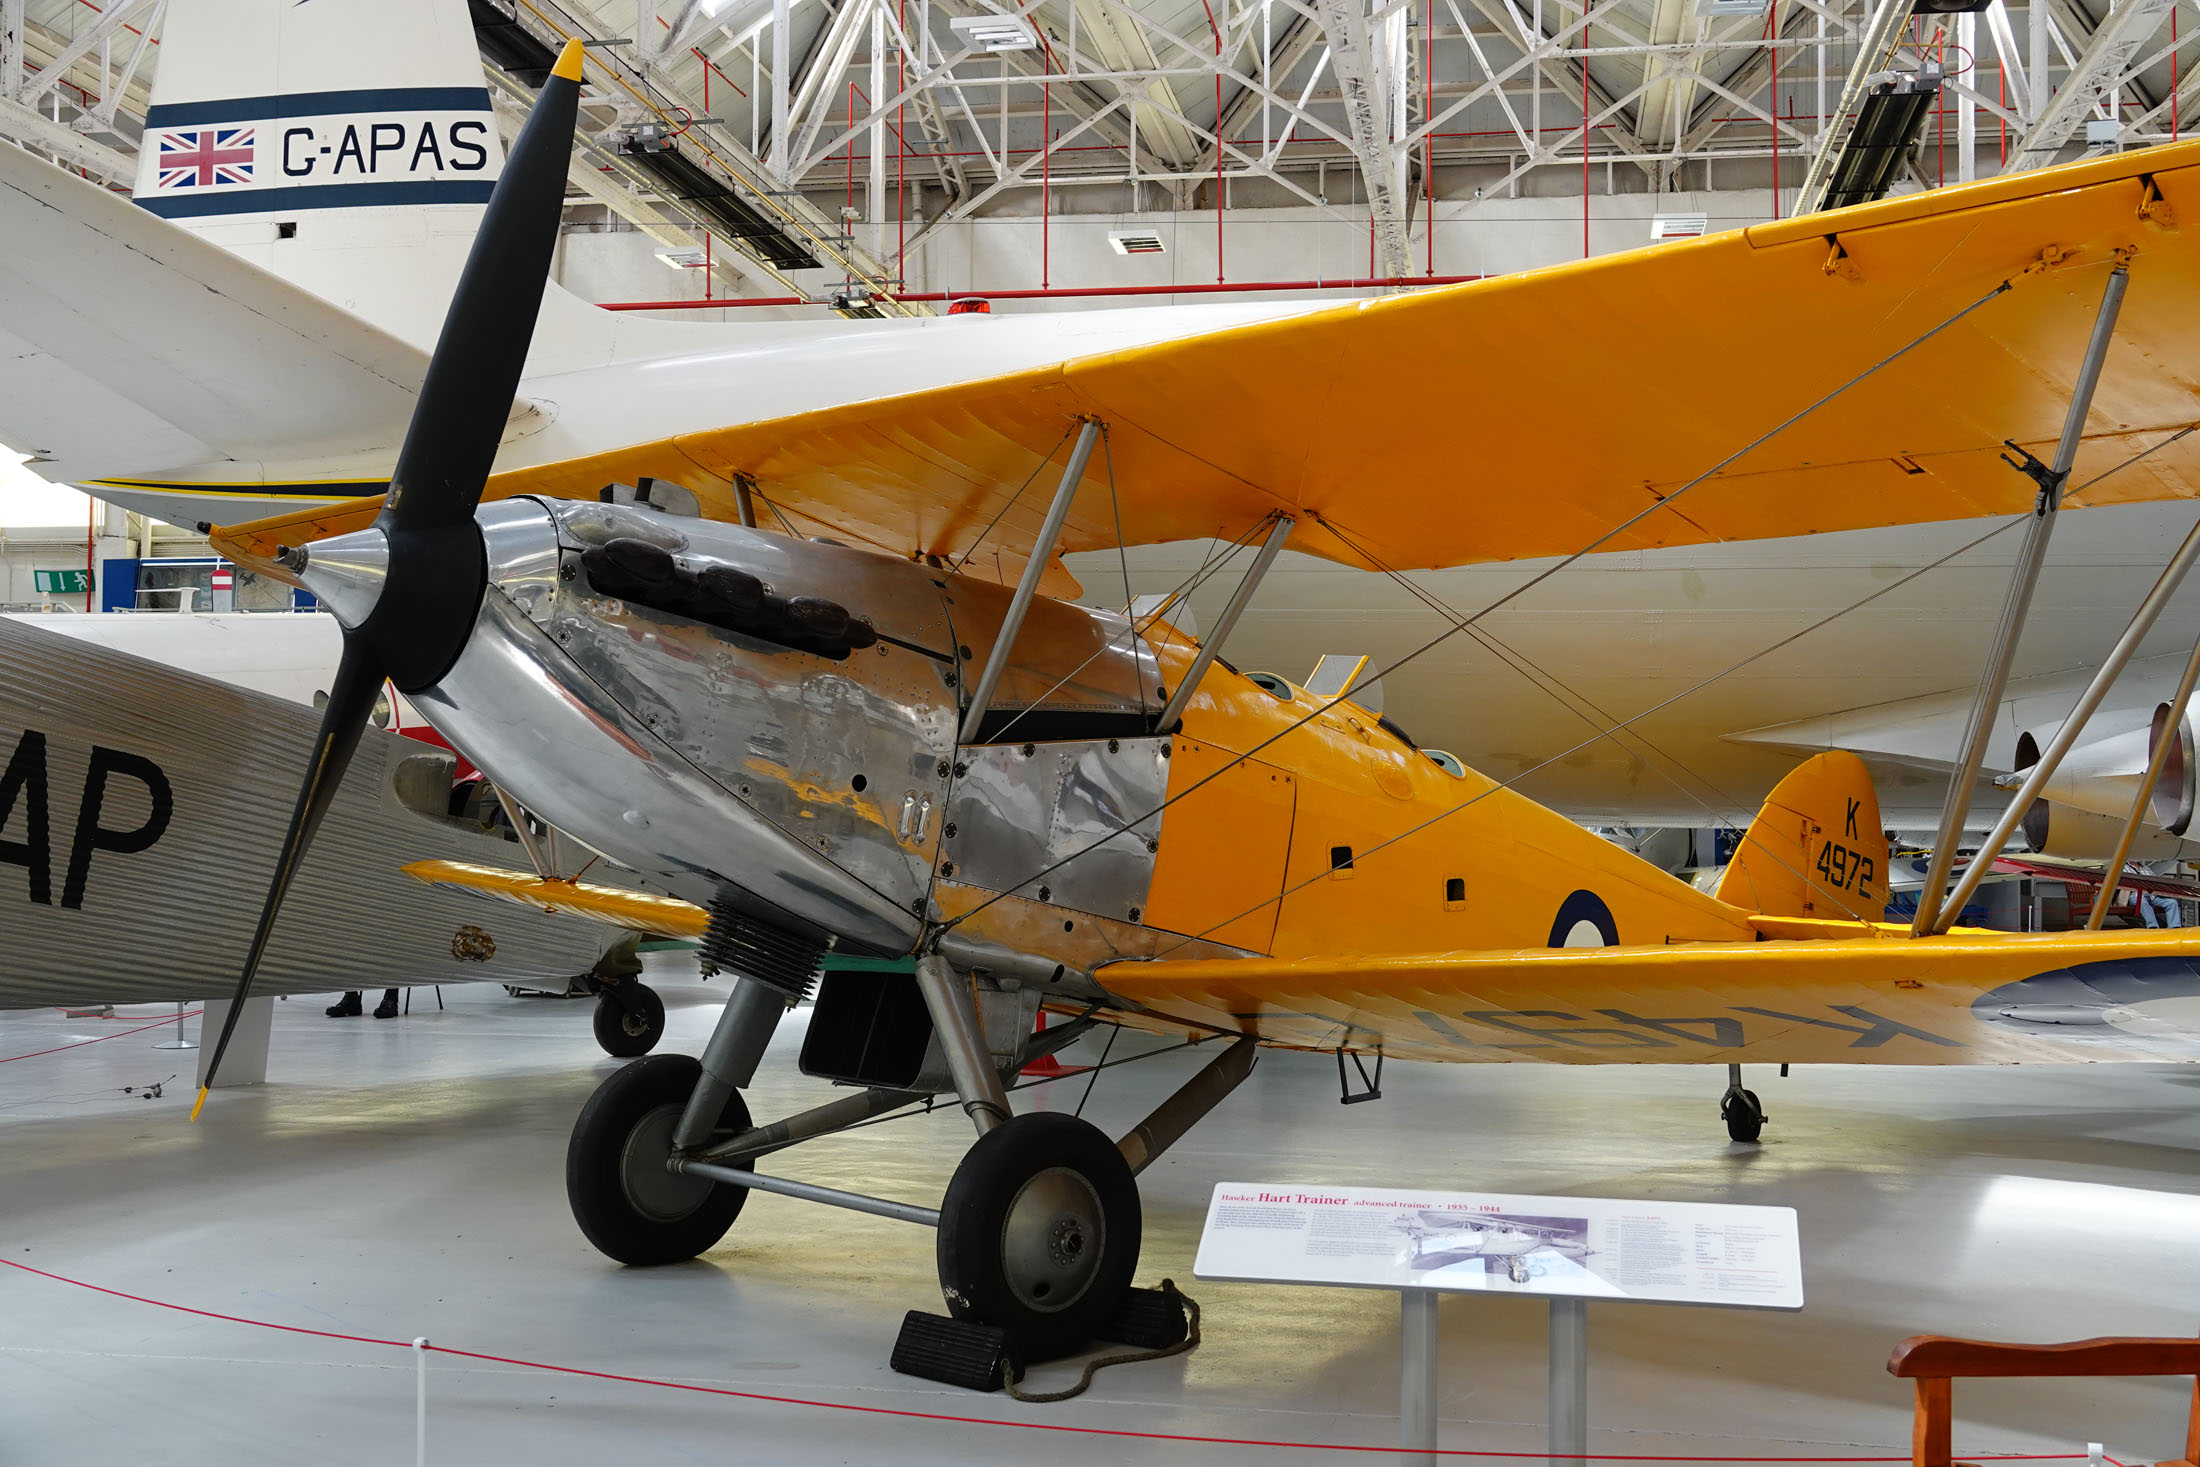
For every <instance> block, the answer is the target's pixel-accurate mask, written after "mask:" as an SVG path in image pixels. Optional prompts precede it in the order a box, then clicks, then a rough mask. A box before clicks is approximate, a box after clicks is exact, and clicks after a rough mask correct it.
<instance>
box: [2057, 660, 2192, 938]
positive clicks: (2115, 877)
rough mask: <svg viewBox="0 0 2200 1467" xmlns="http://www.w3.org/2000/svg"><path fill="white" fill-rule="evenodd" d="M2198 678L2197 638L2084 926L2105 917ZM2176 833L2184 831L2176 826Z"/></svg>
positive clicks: (2095, 926) (2180, 738)
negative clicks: (2141, 818) (2091, 912)
mask: <svg viewBox="0 0 2200 1467" xmlns="http://www.w3.org/2000/svg"><path fill="white" fill-rule="evenodd" d="M2195 682H2200V642H2194V643H2193V644H2192V655H2191V656H2190V657H2187V658H2186V659H2185V671H2184V675H2183V676H2182V677H2180V678H2178V679H2177V691H2176V692H2174V693H2172V694H2171V695H2170V700H2169V703H2168V704H2167V709H2168V716H2167V717H2165V718H2163V719H2162V721H2161V723H2160V724H2159V725H2157V726H2158V727H2159V728H2160V729H2161V733H2160V734H2158V735H2157V736H2156V737H2155V740H2154V752H2153V754H2152V755H2150V756H2149V757H2148V759H2147V772H2146V773H2145V774H2144V775H2143V776H2141V777H2140V780H2139V793H2138V795H2137V797H2136V798H2134V799H2133V800H2132V802H2131V814H2129V815H2128V816H2126V817H2125V818H2124V832H2123V834H2122V835H2119V836H2117V837H2116V854H2115V855H2114V856H2113V857H2112V858H2111V859H2110V860H2109V863H2108V865H2107V866H2106V867H2104V868H2103V869H2102V872H2101V892H2100V895H2099V896H2097V897H2095V898H2094V899H2093V915H2091V916H2090V917H2087V918H2086V919H2085V930H2086V931H2088V932H2098V931H2100V930H2101V923H2102V922H2104V921H2106V920H2107V919H2108V904H2109V903H2110V902H2111V901H2113V900H2115V897H2116V883H2117V882H2119V881H2121V880H2122V879H2123V875H2124V862H2126V861H2128V860H2130V859H2131V842H2132V841H2133V840H2134V839H2135V838H2136V837H2137V836H2138V834H2139V817H2140V816H2142V815H2144V814H2145V813H2146V810H2147V804H2148V802H2149V801H2150V800H2151V799H2152V798H2153V796H2154V787H2155V786H2156V785H2157V784H2160V783H2161V782H2162V770H2163V769H2164V768H2165V767H2166V766H2167V765H2168V764H2169V756H2170V754H2171V752H2172V751H2173V750H2176V749H2179V748H2182V747H2183V745H2184V738H2185V734H2184V729H2185V706H2186V705H2187V704H2189V703H2190V702H2192V687H2193V684H2194V683H2195ZM2178 833H2179V834H2180V835H2182V834H2183V833H2184V832H2183V830H2182V829H2179V831H2178Z"/></svg>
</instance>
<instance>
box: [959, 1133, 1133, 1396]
mask: <svg viewBox="0 0 2200 1467" xmlns="http://www.w3.org/2000/svg"><path fill="white" fill-rule="evenodd" d="M1141 1226H1142V1223H1141V1216H1140V1212H1139V1206H1138V1184H1137V1182H1136V1181H1134V1180H1133V1179H1132V1177H1131V1169H1130V1165H1129V1163H1127V1162H1125V1161H1124V1160H1123V1154H1122V1153H1121V1152H1120V1151H1117V1150H1116V1149H1115V1143H1114V1142H1112V1141H1110V1140H1109V1139H1108V1138H1107V1135H1106V1133H1104V1132H1102V1131H1101V1130H1100V1129H1099V1128H1098V1127H1097V1126H1094V1125H1093V1124H1092V1123H1091V1122H1089V1121H1082V1120H1079V1119H1077V1118H1076V1117H1075V1116H1067V1115H1062V1114H1060V1113H1059V1112H1051V1111H1036V1112H1033V1113H1032V1114H1029V1115H1020V1116H1016V1117H1014V1118H1013V1119H1011V1120H1010V1121H1008V1122H1007V1123H1006V1124H1004V1125H1001V1126H997V1127H995V1128H994V1129H993V1130H991V1131H988V1132H987V1133H986V1134H985V1135H983V1136H981V1137H979V1138H978V1142H977V1144H976V1145H974V1146H972V1147H971V1148H970V1151H969V1153H968V1154H967V1155H966V1156H964V1158H963V1162H962V1165H961V1166H959V1167H957V1168H956V1169H955V1175H954V1177H953V1179H952V1180H950V1181H949V1182H948V1184H947V1196H946V1198H945V1199H944V1200H943V1201H942V1202H941V1203H940V1230H939V1266H940V1292H941V1293H942V1294H944V1295H946V1297H947V1307H948V1310H949V1312H950V1313H952V1314H953V1315H954V1316H955V1317H956V1318H957V1319H970V1320H976V1321H978V1322H980V1323H983V1324H992V1325H998V1326H1000V1327H1001V1328H1003V1329H1005V1330H1007V1331H1008V1336H1009V1344H1010V1350H1011V1353H1013V1354H1014V1355H1015V1356H1016V1358H1017V1359H1019V1360H1025V1361H1030V1360H1051V1359H1055V1358H1057V1357H1059V1356H1062V1355H1068V1354H1072V1353H1074V1352H1075V1351H1078V1350H1081V1349H1083V1348H1084V1347H1085V1346H1086V1345H1088V1344H1090V1343H1091V1342H1092V1340H1093V1339H1094V1338H1095V1337H1096V1336H1097V1335H1098V1333H1099V1331H1100V1329H1101V1327H1102V1326H1104V1325H1105V1324H1107V1322H1108V1321H1109V1320H1110V1319H1111V1318H1113V1317H1114V1315H1115V1312H1116V1311H1117V1310H1118V1309H1119V1308H1120V1307H1121V1306H1122V1303H1123V1299H1124V1297H1125V1295H1126V1294H1128V1292H1129V1291H1130V1286H1131V1275H1132V1274H1133V1272H1135V1271H1136V1269H1137V1268H1138V1243H1139V1233H1140V1231H1141Z"/></svg>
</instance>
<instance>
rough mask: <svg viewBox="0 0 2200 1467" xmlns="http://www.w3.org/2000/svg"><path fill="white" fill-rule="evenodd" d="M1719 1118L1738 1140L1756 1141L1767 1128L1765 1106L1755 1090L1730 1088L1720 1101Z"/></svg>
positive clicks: (1727, 1132)
mask: <svg viewBox="0 0 2200 1467" xmlns="http://www.w3.org/2000/svg"><path fill="white" fill-rule="evenodd" d="M1719 1118H1720V1119H1721V1120H1723V1121H1725V1122H1726V1134H1727V1135H1728V1136H1729V1137H1731V1138H1733V1139H1734V1140H1736V1141H1754V1140H1756V1139H1757V1138H1758V1136H1759V1135H1761V1134H1763V1132H1764V1129H1765V1108H1764V1105H1763V1104H1762V1103H1761V1102H1759V1100H1758V1099H1757V1092H1756V1091H1754V1090H1729V1091H1727V1092H1726V1099H1724V1100H1722V1101H1720V1102H1719Z"/></svg>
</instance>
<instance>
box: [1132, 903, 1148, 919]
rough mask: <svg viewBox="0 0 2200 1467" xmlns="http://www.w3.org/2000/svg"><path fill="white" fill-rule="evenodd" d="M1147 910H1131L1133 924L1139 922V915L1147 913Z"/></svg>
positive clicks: (1138, 908) (1137, 908) (1136, 908)
mask: <svg viewBox="0 0 2200 1467" xmlns="http://www.w3.org/2000/svg"><path fill="white" fill-rule="evenodd" d="M1145 910H1146V909H1145V908H1144V907H1133V908H1131V920H1132V921H1133V922H1136V921H1137V920H1138V914H1139V913H1141V912H1143V911H1145Z"/></svg>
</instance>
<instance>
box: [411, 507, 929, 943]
mask: <svg viewBox="0 0 2200 1467" xmlns="http://www.w3.org/2000/svg"><path fill="white" fill-rule="evenodd" d="M479 518H480V521H481V525H482V532H483V538H484V541H485V542H486V544H487V547H488V558H489V579H490V586H489V591H488V593H487V594H486V595H485V596H484V597H483V604H482V609H481V613H480V618H479V623H478V626H477V629H476V632H475V636H474V639H473V641H472V643H470V644H469V646H468V648H467V651H466V653H465V655H464V656H463V657H461V659H460V661H459V663H458V665H457V666H456V667H455V668H453V669H452V672H451V673H450V675H449V676H447V677H446V678H445V679H444V680H443V682H442V683H441V684H440V685H439V686H438V687H437V688H436V689H434V690H433V691H431V692H430V693H428V694H427V695H425V696H424V697H423V698H421V699H419V700H417V701H419V702H420V703H421V705H422V709H423V711H424V712H426V713H427V715H428V717H429V718H430V719H431V720H432V721H434V722H435V723H436V725H437V726H438V727H439V728H442V729H443V730H444V732H445V733H446V734H447V735H449V736H450V737H451V738H452V740H453V742H455V743H457V744H458V745H459V746H460V747H461V748H463V749H465V750H466V752H467V753H468V755H469V756H471V757H472V758H474V760H475V761H476V762H477V763H478V764H480V765H481V767H482V768H483V770H484V771H486V772H487V773H488V775H489V777H490V778H491V779H493V780H495V781H497V782H498V783H499V784H500V785H502V786H503V787H505V788H507V789H509V790H511V791H512V792H513V793H514V794H515V795H516V796H517V797H518V798H519V799H520V800H521V801H522V802H523V803H524V804H526V805H527V806H528V807H529V808H530V809H533V810H534V811H536V813H538V814H540V815H541V816H542V817H543V818H545V819H547V820H549V821H550V822H551V823H552V824H554V825H557V826H560V827H562V828H564V829H567V830H571V831H573V832H574V833H575V834H577V835H580V836H582V837H583V838H584V839H586V840H588V841H589V842H590V843H591V844H593V845H596V846H598V847H599V848H600V849H602V850H604V851H605V853H606V854H607V855H609V856H611V857H612V858H613V859H614V860H618V861H621V862H623V863H625V864H628V865H631V866H633V867H635V868H636V869H637V870H641V871H644V872H650V873H655V874H658V875H660V876H662V877H663V878H664V879H665V881H666V883H667V884H668V885H669V886H670V887H671V888H672V889H673V890H675V891H677V892H678V893H679V894H680V895H682V896H685V897H687V898H688V899H690V900H693V901H696V902H699V903H709V902H711V901H712V900H714V899H717V898H719V897H720V896H721V895H722V894H723V893H724V892H725V891H726V890H727V889H728V888H729V887H731V888H733V889H735V890H737V891H738V892H740V893H745V894H746V895H747V896H748V897H750V898H753V899H754V900H755V904H756V905H758V906H759V907H760V908H761V910H760V911H758V913H757V915H760V916H764V917H766V918H773V917H777V916H781V915H784V916H786V917H789V918H792V919H795V920H797V921H798V922H799V923H801V924H803V925H814V926H816V927H819V928H822V929H824V930H825V931H827V932H831V933H834V934H836V935H838V936H840V937H842V938H844V939H847V940H851V941H854V942H856V943H859V944H862V945H865V946H871V947H877V948H883V949H887V950H900V949H905V948H906V946H907V945H908V943H909V942H910V941H911V940H913V938H914V936H915V934H916V932H917V930H918V927H919V920H918V914H919V911H920V909H921V907H922V904H923V901H924V897H925V893H926V890H927V888H928V886H929V884H930V880H931V863H932V851H933V848H934V847H935V846H936V844H937V842H938V839H939V827H940V824H941V821H940V819H939V811H940V808H941V806H942V805H943V804H944V800H945V795H946V790H947V782H948V779H949V777H950V775H951V770H952V764H951V756H952V754H953V751H954V728H955V718H956V707H955V696H954V692H953V689H952V688H951V687H950V686H949V685H948V682H947V677H948V674H949V672H950V671H951V668H952V663H951V662H950V661H947V660H946V658H947V655H948V654H947V653H946V652H945V650H944V649H945V645H946V642H947V636H948V633H947V622H946V617H945V613H944V610H943V609H942V606H941V603H940V597H939V588H938V587H937V586H935V585H933V584H932V583H931V582H930V580H928V579H927V577H926V575H925V573H924V571H923V568H922V567H918V566H912V565H907V564H905V563H903V562H898V561H893V560H890V559H887V558H885V557H882V556H877V555H870V554H866V553H864V552H861V551H853V550H846V549H843V548H840V547H836V546H826V545H817V544H809V543H805V542H800V541H789V540H786V539H783V538H781V537H778V536H769V535H760V534H757V533H755V532H752V531H747V530H743V529H740V528H739V527H736V526H729V525H718V524H712V523H707V522H698V521H692V520H689V521H679V522H673V521H669V520H668V519H666V518H665V517H664V516H661V515H658V514H655V513H653V512H651V511H649V510H644V509H636V508H631V507H627V506H617V505H600V504H572V503H563V502H555V501H551V502H545V501H540V500H532V499H514V500H506V501H503V502H500V503H497V504H492V505H488V506H485V507H484V508H483V510H482V511H481V514H480V517H479ZM619 538H634V539H644V540H651V541H653V542H655V543H658V544H660V545H663V546H664V547H665V548H666V549H668V550H671V551H673V553H674V554H676V555H678V556H680V557H681V558H682V560H683V561H685V562H694V563H697V564H700V565H711V564H722V565H728V566H733V567H736V568H738V569H740V570H742V571H744V572H747V573H749V574H751V575H754V576H757V577H758V578H760V579H761V580H762V581H764V582H765V583H767V584H768V585H770V586H772V587H773V588H774V589H775V591H777V592H778V593H780V594H782V595H790V596H791V595H816V596H826V597H832V598H834V599H836V600H839V601H841V602H842V603H843V604H853V605H855V606H857V607H858V608H859V610H860V612H861V614H862V615H864V616H865V617H866V618H868V619H869V620H870V621H871V623H872V624H873V625H874V626H875V627H876V628H877V630H878V631H879V632H880V633H881V635H882V640H881V641H880V642H879V643H878V644H877V645H876V646H874V647H871V648H868V649H866V650H864V651H862V652H859V653H854V654H851V655H850V656H849V657H847V658H845V659H844V660H841V661H837V662H836V661H833V660H830V659H827V658H823V657H817V656H814V655H811V654H809V653H804V652H796V651H792V650H790V649H788V648H785V647H779V646H773V645H771V644H768V643H764V642H759V641H756V640H755V639H753V638H747V637H743V636H740V635H738V634H735V633H730V632H727V631H724V630H721V629H719V628H715V627H710V626H705V625H702V624H700V623H698V622H695V621H693V620H690V619H688V618H685V617H682V616H679V615H675V614H672V613H670V612H666V611H661V610H657V609H653V608H651V607H648V606H645V605H641V604H639V603H636V602H630V601H625V600H621V599H618V598H611V597H602V596H598V595H595V594H594V593H593V591H592V588H591V587H590V586H589V584H588V580H587V577H586V575H585V574H584V573H583V572H582V571H581V570H580V567H579V559H580V556H581V555H582V553H584V552H585V551H587V550H588V549H589V548H591V547H592V546H596V545H601V544H605V543H608V542H609V541H611V540H615V539H619ZM885 638H891V639H892V640H891V641H889V640H884V639H885Z"/></svg>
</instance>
